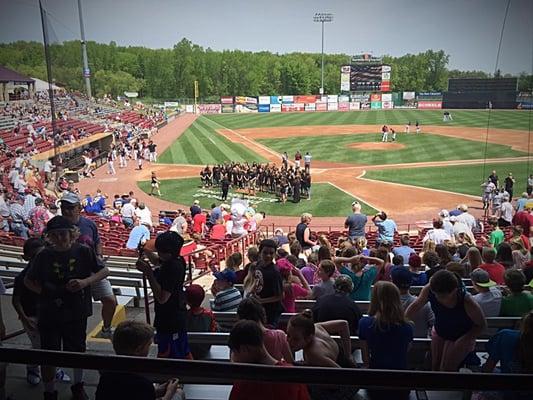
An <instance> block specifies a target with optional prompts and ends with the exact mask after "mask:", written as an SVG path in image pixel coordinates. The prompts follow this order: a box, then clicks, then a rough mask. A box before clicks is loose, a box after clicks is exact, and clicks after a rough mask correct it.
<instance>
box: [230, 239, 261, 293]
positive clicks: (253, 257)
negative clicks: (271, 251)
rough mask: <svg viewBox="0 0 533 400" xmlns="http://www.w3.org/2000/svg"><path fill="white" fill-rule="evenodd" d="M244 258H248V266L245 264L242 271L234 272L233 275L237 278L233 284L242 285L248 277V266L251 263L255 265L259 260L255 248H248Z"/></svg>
mask: <svg viewBox="0 0 533 400" xmlns="http://www.w3.org/2000/svg"><path fill="white" fill-rule="evenodd" d="M246 258H248V261H249V262H248V264H246V265H245V266H244V268H243V269H241V270H239V271H236V272H235V275H236V276H237V281H236V282H235V283H239V284H243V283H244V279H245V278H246V276H247V275H248V271H249V269H250V265H251V264H252V263H257V260H258V259H259V249H258V248H257V246H250V247H248V250H247V251H246Z"/></svg>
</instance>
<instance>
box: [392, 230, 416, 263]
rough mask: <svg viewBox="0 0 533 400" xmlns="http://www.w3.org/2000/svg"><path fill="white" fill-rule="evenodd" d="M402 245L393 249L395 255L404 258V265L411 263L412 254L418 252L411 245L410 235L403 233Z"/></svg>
mask: <svg viewBox="0 0 533 400" xmlns="http://www.w3.org/2000/svg"><path fill="white" fill-rule="evenodd" d="M400 243H401V246H399V247H395V248H393V249H392V253H393V254H394V255H395V256H400V257H402V258H403V265H407V264H409V257H410V256H411V254H416V253H415V251H414V250H413V249H412V248H411V247H409V235H402V236H401V237H400Z"/></svg>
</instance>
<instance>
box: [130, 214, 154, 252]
mask: <svg viewBox="0 0 533 400" xmlns="http://www.w3.org/2000/svg"><path fill="white" fill-rule="evenodd" d="M149 228H150V226H149V225H148V224H147V223H146V222H145V221H143V222H141V221H139V220H137V221H135V227H134V228H133V229H132V230H131V231H130V234H129V236H128V241H127V242H126V248H127V249H130V250H136V249H137V248H139V245H141V246H142V245H144V244H145V243H146V242H147V241H148V240H150V230H149Z"/></svg>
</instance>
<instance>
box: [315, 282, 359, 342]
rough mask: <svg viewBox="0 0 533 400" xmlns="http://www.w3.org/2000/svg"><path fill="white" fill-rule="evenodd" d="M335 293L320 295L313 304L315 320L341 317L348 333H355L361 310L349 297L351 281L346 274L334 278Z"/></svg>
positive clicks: (332, 319)
mask: <svg viewBox="0 0 533 400" xmlns="http://www.w3.org/2000/svg"><path fill="white" fill-rule="evenodd" d="M334 287H335V293H334V294H327V295H325V296H322V297H320V298H319V299H318V300H317V301H316V303H315V305H314V306H313V319H314V321H315V322H325V321H334V320H337V319H343V320H346V321H347V322H348V326H349V327H350V335H351V336H355V335H357V328H358V326H359V319H361V310H359V307H357V305H356V304H355V302H354V301H353V300H352V299H351V298H350V293H351V292H352V290H353V281H352V280H351V279H350V277H349V276H347V275H339V276H338V277H337V279H335V285H334Z"/></svg>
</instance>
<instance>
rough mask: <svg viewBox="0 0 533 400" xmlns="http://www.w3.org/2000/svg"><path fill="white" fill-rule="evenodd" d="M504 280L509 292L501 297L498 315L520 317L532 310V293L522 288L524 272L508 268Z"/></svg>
mask: <svg viewBox="0 0 533 400" xmlns="http://www.w3.org/2000/svg"><path fill="white" fill-rule="evenodd" d="M504 280H505V285H506V286H507V288H508V289H509V290H510V291H511V293H510V294H509V295H508V296H505V297H504V298H503V299H502V307H501V311H500V316H502V317H522V316H523V315H524V314H526V313H528V312H529V311H531V310H533V294H531V293H529V292H527V291H525V290H524V285H525V283H526V277H525V276H524V273H523V272H522V271H520V270H517V269H508V270H507V271H505V274H504Z"/></svg>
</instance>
